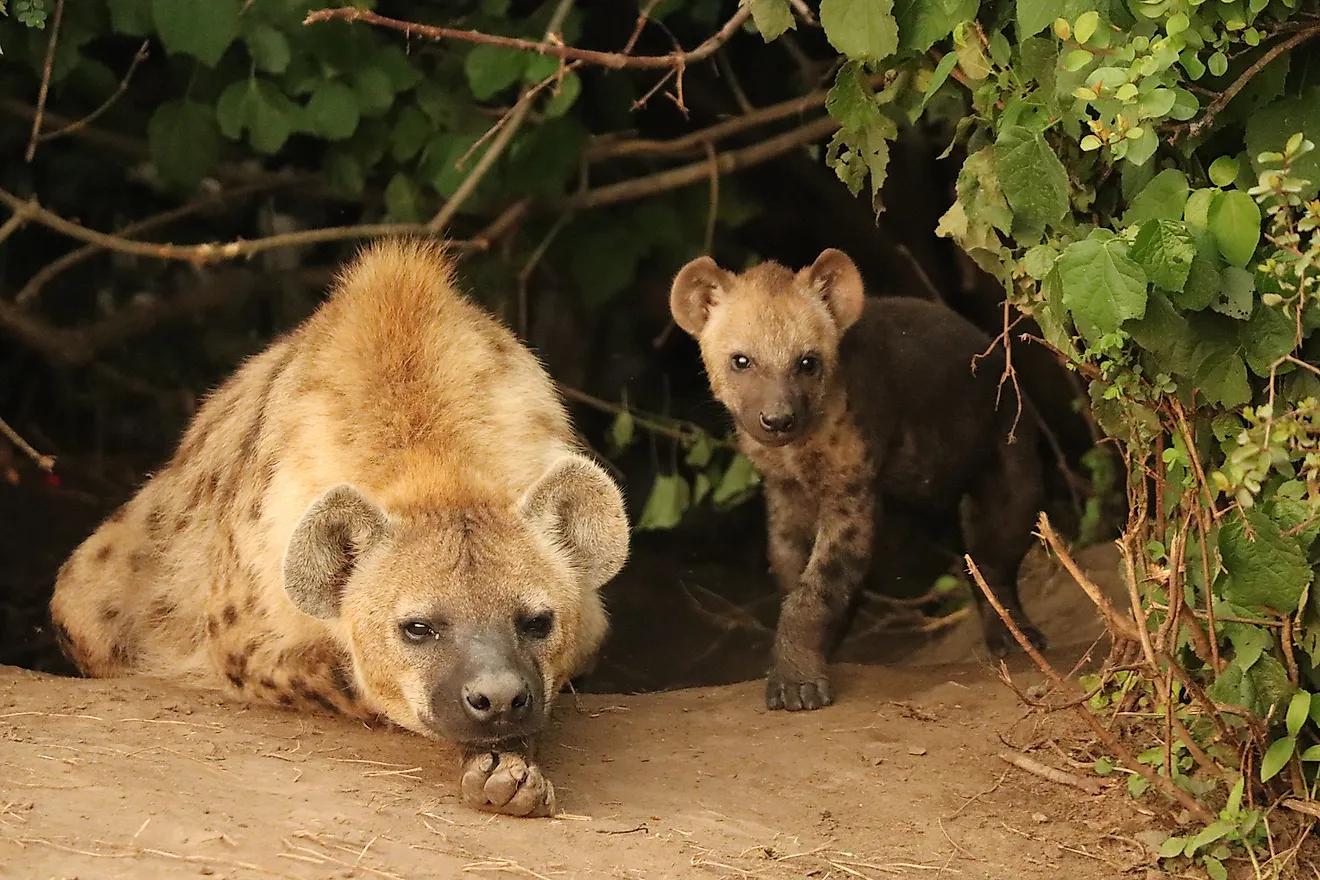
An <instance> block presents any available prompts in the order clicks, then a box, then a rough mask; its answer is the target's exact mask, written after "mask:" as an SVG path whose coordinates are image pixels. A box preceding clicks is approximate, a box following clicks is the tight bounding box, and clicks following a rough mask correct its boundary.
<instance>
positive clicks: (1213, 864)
mask: <svg viewBox="0 0 1320 880" xmlns="http://www.w3.org/2000/svg"><path fill="white" fill-rule="evenodd" d="M1201 861H1202V862H1204V863H1205V873H1206V874H1207V875H1208V876H1209V877H1210V880H1228V869H1227V868H1225V867H1224V863H1223V862H1221V861H1219V859H1217V858H1215V857H1214V856H1201Z"/></svg>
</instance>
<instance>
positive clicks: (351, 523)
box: [284, 485, 389, 620]
mask: <svg viewBox="0 0 1320 880" xmlns="http://www.w3.org/2000/svg"><path fill="white" fill-rule="evenodd" d="M388 524H389V523H388V520H387V519H386V518H385V512H384V511H383V510H381V509H380V508H379V507H377V506H376V505H375V504H372V503H371V502H370V501H368V500H367V498H366V496H364V495H363V494H362V493H361V492H359V491H358V490H357V489H354V488H353V487H352V486H348V485H343V486H336V487H334V488H333V489H330V490H329V491H327V492H326V493H325V494H324V495H322V496H321V497H320V498H318V499H316V501H314V502H312V506H311V507H309V508H307V512H306V513H304V514H303V516H302V519H300V520H299V521H298V525H297V526H296V527H295V528H294V530H293V537H292V538H290V539H289V546H288V547H287V548H285V551H284V590H285V592H287V593H288V594H289V598H290V599H292V600H293V604H294V605H296V606H298V609H299V610H300V611H302V612H303V613H305V614H310V615H311V616H312V617H319V618H322V619H323V620H330V619H333V618H335V617H337V616H338V615H339V606H340V603H341V602H342V600H343V598H344V587H345V585H346V584H347V583H348V579H349V576H350V575H352V574H353V567H354V565H355V564H356V562H357V560H358V559H359V558H360V557H361V556H362V554H363V553H365V552H367V551H368V550H370V549H371V548H372V547H374V546H376V544H378V543H379V542H380V540H381V538H382V537H383V536H384V535H385V531H386V528H387V527H388Z"/></svg>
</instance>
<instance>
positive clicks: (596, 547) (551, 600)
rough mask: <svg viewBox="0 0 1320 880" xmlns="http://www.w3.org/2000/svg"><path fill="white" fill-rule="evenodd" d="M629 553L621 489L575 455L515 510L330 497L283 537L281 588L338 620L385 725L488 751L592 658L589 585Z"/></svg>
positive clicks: (598, 635)
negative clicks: (388, 505) (393, 505)
mask: <svg viewBox="0 0 1320 880" xmlns="http://www.w3.org/2000/svg"><path fill="white" fill-rule="evenodd" d="M627 555H628V520H627V514H626V513H625V510H624V505H623V497H622V495H621V493H620V492H619V488H618V486H617V485H615V483H614V482H613V480H611V479H610V477H609V476H608V475H607V474H606V473H605V471H604V470H602V469H601V468H600V467H599V466H598V465H596V464H595V463H593V462H591V461H589V460H588V459H586V458H584V457H582V456H580V455H577V454H572V455H568V456H566V457H565V458H563V459H561V460H560V461H559V462H557V463H556V464H554V465H553V466H551V467H550V468H549V469H548V470H547V471H546V473H545V474H544V475H543V476H542V477H541V478H540V480H539V481H538V482H537V483H536V484H535V485H533V486H532V487H531V488H530V489H529V490H527V491H526V493H524V494H523V496H522V497H521V498H520V499H519V500H518V501H517V502H516V503H512V504H500V503H492V502H491V501H489V499H488V498H487V499H485V500H483V498H482V497H481V495H480V493H478V494H476V495H475V496H474V497H473V498H472V499H463V498H460V499H458V500H457V501H456V503H454V504H453V505H452V506H446V507H440V508H432V507H428V508H426V509H400V510H385V509H382V508H381V507H380V506H378V505H377V504H376V503H375V502H373V501H371V500H370V499H368V498H367V497H366V496H364V495H363V494H362V493H360V492H359V491H358V490H357V489H355V488H353V487H351V486H347V485H342V486H337V487H335V488H333V489H330V490H329V491H327V492H326V493H325V494H323V495H322V496H321V497H320V498H318V499H317V500H316V501H315V502H314V503H313V504H312V505H311V506H310V508H308V510H307V512H306V513H305V514H304V515H303V517H302V519H301V520H300V521H299V523H298V525H297V527H296V529H295V530H294V534H293V537H292V538H291V540H290V542H289V545H288V549H287V550H286V551H285V556H284V584H285V590H286V591H287V593H288V595H289V597H290V598H291V599H292V600H293V602H294V604H295V605H297V607H298V608H299V609H300V610H302V611H303V612H305V613H307V614H310V615H312V616H314V617H319V618H322V619H327V620H334V621H337V626H338V629H339V631H340V633H341V634H342V638H343V639H344V641H345V642H346V643H347V647H348V649H349V652H350V654H351V656H352V658H353V667H354V675H355V678H356V679H357V685H358V686H359V687H360V688H362V689H363V690H364V691H366V693H367V695H369V696H370V697H372V698H374V702H376V703H377V704H378V705H380V706H381V707H382V708H383V710H384V712H385V714H386V715H387V716H388V717H389V718H390V719H391V720H392V721H394V722H395V723H397V724H399V725H402V726H404V727H407V728H410V729H412V730H415V731H417V732H419V733H423V734H426V735H429V736H435V737H439V738H443V739H447V740H449V741H451V742H457V743H461V744H464V745H469V746H490V745H495V744H498V743H501V742H508V741H517V740H521V739H525V738H527V737H529V736H531V735H532V734H534V733H536V732H537V731H538V730H539V729H540V728H541V727H542V726H543V724H544V723H545V720H546V719H547V717H548V716H549V714H550V706H551V703H552V702H553V699H554V697H555V695H556V694H557V693H558V692H559V689H560V688H561V687H562V686H563V685H564V683H565V682H567V681H568V680H569V679H570V678H571V677H572V676H574V675H575V674H577V673H578V672H580V671H582V670H583V669H584V668H585V667H586V666H587V665H588V664H589V663H590V662H591V661H592V660H593V659H594V657H595V654H596V651H597V650H598V648H599V647H600V643H601V641H602V640H603V638H604V636H605V632H606V629H607V623H606V619H605V612H604V608H603V606H602V604H601V600H600V595H599V589H600V587H601V586H603V585H604V584H605V583H606V582H607V581H608V580H610V579H611V578H612V577H614V575H615V574H617V573H618V571H619V569H620V568H622V567H623V563H624V561H625V559H626V558H627Z"/></svg>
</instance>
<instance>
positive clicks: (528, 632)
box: [518, 611, 555, 639]
mask: <svg viewBox="0 0 1320 880" xmlns="http://www.w3.org/2000/svg"><path fill="white" fill-rule="evenodd" d="M554 627H555V613H554V612H553V611H542V612H541V613H540V614H533V615H532V616H531V617H525V618H523V619H522V620H520V621H519V622H518V632H520V633H522V634H523V635H524V636H525V637H527V638H529V639H544V638H548V637H549V636H550V630H552V629H554Z"/></svg>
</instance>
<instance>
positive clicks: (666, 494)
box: [634, 474, 692, 532]
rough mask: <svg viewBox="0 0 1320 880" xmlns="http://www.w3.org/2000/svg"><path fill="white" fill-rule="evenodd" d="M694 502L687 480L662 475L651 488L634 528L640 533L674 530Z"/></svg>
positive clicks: (676, 476) (674, 475) (675, 475)
mask: <svg viewBox="0 0 1320 880" xmlns="http://www.w3.org/2000/svg"><path fill="white" fill-rule="evenodd" d="M691 502H692V490H691V487H689V486H688V483H687V480H685V479H683V478H682V477H680V476H678V475H677V474H660V475H658V476H657V477H656V478H655V483H653V484H652V486H651V494H650V496H648V497H647V499H646V505H645V506H644V507H643V508H642V514H641V516H640V517H639V518H638V520H637V525H636V526H635V527H634V528H635V529H636V530H637V531H639V532H647V531H656V530H662V529H672V528H673V527H674V526H676V525H678V523H679V521H680V520H682V519H683V514H684V513H685V512H686V511H687V509H688V506H689V505H690V504H691Z"/></svg>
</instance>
